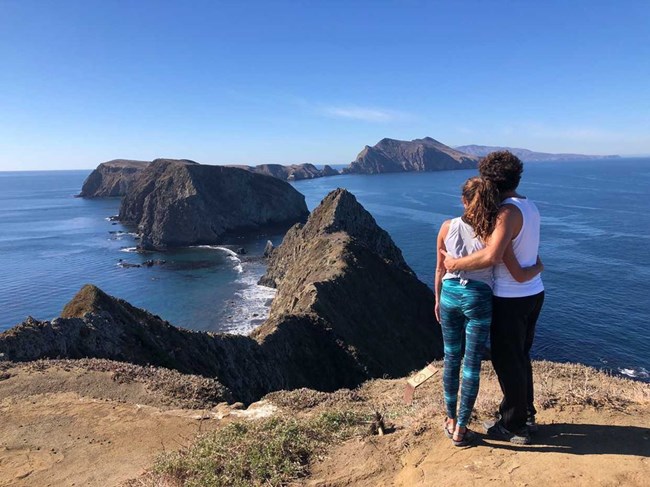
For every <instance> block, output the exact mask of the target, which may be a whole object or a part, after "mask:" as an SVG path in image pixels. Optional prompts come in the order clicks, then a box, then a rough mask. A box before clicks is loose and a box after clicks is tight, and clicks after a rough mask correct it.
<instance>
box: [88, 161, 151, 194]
mask: <svg viewBox="0 0 650 487" xmlns="http://www.w3.org/2000/svg"><path fill="white" fill-rule="evenodd" d="M148 164H149V162H148V161H132V160H129V159H114V160H112V161H108V162H102V163H101V164H100V165H99V166H97V169H95V170H93V172H91V173H90V175H89V176H88V177H87V178H86V180H85V181H84V183H83V186H82V187H81V192H80V193H79V196H80V197H82V198H106V197H116V196H124V195H125V194H126V192H127V191H128V190H129V188H130V187H131V184H133V181H134V180H135V178H136V177H137V176H138V175H139V174H140V173H141V172H142V171H144V169H145V168H146V167H147V165H148Z"/></svg>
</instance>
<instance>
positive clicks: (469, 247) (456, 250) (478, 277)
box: [442, 217, 537, 287]
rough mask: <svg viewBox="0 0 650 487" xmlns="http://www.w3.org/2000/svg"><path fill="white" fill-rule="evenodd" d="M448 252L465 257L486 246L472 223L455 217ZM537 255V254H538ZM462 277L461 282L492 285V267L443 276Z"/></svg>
mask: <svg viewBox="0 0 650 487" xmlns="http://www.w3.org/2000/svg"><path fill="white" fill-rule="evenodd" d="M445 247H446V249H447V253H448V254H449V255H451V256H452V257H453V258H455V259H457V258H459V257H465V256H466V255H469V254H473V253H474V252H476V251H477V250H481V249H482V248H485V244H484V243H483V242H482V241H481V240H479V238H478V237H477V236H476V234H475V233H474V229H473V228H472V226H471V225H468V224H467V223H465V222H464V221H463V220H462V218H460V217H458V218H454V219H452V220H451V221H450V222H449V231H448V232H447V237H446V238H445ZM536 257H537V254H536ZM454 278H460V280H461V282H462V281H465V280H467V279H473V280H475V281H481V282H484V283H485V284H487V285H488V286H490V287H492V267H487V268H484V269H477V270H474V271H457V272H449V271H447V273H446V274H445V275H444V276H442V279H443V280H444V279H454Z"/></svg>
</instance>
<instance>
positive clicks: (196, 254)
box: [0, 158, 650, 381]
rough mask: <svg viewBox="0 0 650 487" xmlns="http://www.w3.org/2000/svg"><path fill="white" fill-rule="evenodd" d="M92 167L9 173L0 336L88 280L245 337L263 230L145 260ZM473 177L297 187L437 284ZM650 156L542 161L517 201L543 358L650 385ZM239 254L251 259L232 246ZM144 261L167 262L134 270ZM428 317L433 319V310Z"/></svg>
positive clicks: (258, 308)
mask: <svg viewBox="0 0 650 487" xmlns="http://www.w3.org/2000/svg"><path fill="white" fill-rule="evenodd" d="M89 172H90V171H89V170H88V171H47V172H0V331H1V330H5V329H7V328H9V327H11V326H13V325H15V324H17V323H19V322H21V321H22V320H24V319H25V317H27V316H28V315H31V316H33V317H35V318H38V319H51V318H53V317H55V316H58V315H59V313H60V311H61V309H62V308H63V306H64V305H65V303H67V302H68V301H69V300H70V299H71V298H72V296H73V295H74V294H75V293H76V292H77V291H78V290H79V289H80V288H81V286H82V285H84V284H85V283H93V284H96V285H98V286H99V287H100V288H102V289H103V290H105V291H106V292H108V293H109V294H112V295H114V296H117V297H120V298H123V299H126V300H127V301H129V302H131V303H132V304H133V305H135V306H138V307H142V308H145V309H147V310H149V311H151V312H152V313H154V314H157V315H160V316H161V317H163V318H164V319H167V320H169V321H170V322H171V323H173V324H175V325H178V326H182V327H185V328H191V329H195V330H209V331H223V332H231V333H249V332H250V331H251V330H252V329H254V328H255V326H257V325H258V324H259V323H261V322H262V321H263V320H264V318H265V316H266V315H267V313H268V306H269V303H270V302H271V300H272V298H273V294H274V291H273V290H271V289H268V288H265V287H262V286H258V285H257V284H256V282H257V280H258V279H259V277H260V276H261V275H262V274H263V272H264V266H265V264H264V260H263V259H262V258H261V254H262V252H263V249H264V245H265V244H266V241H267V240H271V241H272V242H274V243H275V244H279V243H280V242H281V241H282V235H277V234H259V235H255V236H251V237H247V238H243V239H239V240H237V241H232V242H225V243H224V245H223V246H210V247H195V248H187V249H180V250H176V251H170V252H165V253H155V252H154V253H147V254H139V253H135V252H132V249H133V247H134V246H135V242H134V238H133V234H132V233H131V232H132V231H133V229H132V228H127V227H125V226H123V225H121V224H120V223H118V222H113V221H110V217H111V216H112V215H116V214H117V213H118V209H119V199H115V198H114V199H98V200H85V199H81V198H75V197H74V195H75V194H76V193H78V192H79V190H80V188H81V185H82V183H83V180H84V179H85V178H86V176H87V175H88V174H89ZM475 174H476V171H443V172H431V173H404V174H384V175H376V176H357V175H342V176H335V177H329V178H321V179H314V180H306V181H298V182H295V183H293V184H294V186H295V187H296V189H298V191H300V192H302V193H303V194H304V195H305V197H306V200H307V205H308V206H309V208H310V209H313V208H314V207H315V206H317V205H318V203H319V202H320V201H321V199H322V198H323V197H324V196H325V195H326V194H327V193H328V192H329V191H331V190H332V189H335V188H337V187H344V188H347V189H348V190H349V191H351V192H352V193H353V194H354V195H355V196H356V197H357V199H358V200H359V201H360V202H361V203H362V204H363V205H364V207H365V208H366V209H367V210H368V211H370V213H372V215H373V216H374V217H375V219H376V220H377V222H378V223H379V225H381V226H382V227H383V228H384V229H386V230H387V231H388V232H389V233H390V234H391V236H392V237H393V239H394V240H395V242H396V244H397V245H398V246H399V247H400V248H401V249H402V252H403V253H404V257H405V259H406V261H407V262H408V263H409V265H410V266H411V267H412V268H413V270H414V271H415V272H416V274H417V275H418V276H419V277H420V279H421V280H422V281H424V282H426V283H427V284H429V285H430V286H432V282H433V274H434V268H435V239H436V235H437V232H438V229H439V227H440V224H441V223H442V222H443V221H444V220H445V219H447V218H450V217H453V216H457V215H459V214H460V213H461V212H462V205H461V203H460V186H461V185H462V183H463V182H464V181H465V180H466V179H467V178H468V177H470V176H473V175H475ZM649 188H650V159H648V158H638V159H618V160H595V161H579V162H536V163H527V164H526V165H525V171H524V176H523V180H522V184H521V186H520V188H519V189H520V192H521V193H523V194H525V195H527V196H528V197H530V198H531V199H533V200H534V201H535V202H536V204H537V206H538V208H539V210H540V212H541V214H542V243H541V248H540V254H541V257H542V260H543V261H544V265H545V269H546V270H545V272H544V273H543V280H544V284H545V287H546V301H545V304H544V308H543V311H542V315H541V317H540V320H539V322H538V326H537V331H536V339H535V345H534V347H533V351H532V353H533V356H534V358H543V359H547V360H553V361H560V362H580V363H584V364H587V365H591V366H594V367H597V368H603V369H607V370H611V371H613V372H614V373H620V374H623V375H626V376H629V377H634V378H637V379H640V380H644V381H650V326H649V325H650V299H648V298H647V295H646V290H645V286H646V285H648V284H649V283H650V249H649V247H650V232H649V231H648V229H649V228H650V189H649ZM239 247H243V248H244V249H245V250H246V254H245V255H238V254H236V253H235V252H233V249H236V248H239ZM148 259H163V260H165V261H166V263H165V264H164V265H160V266H154V267H139V268H135V267H126V266H124V265H123V264H124V263H125V262H126V263H131V264H138V263H142V262H144V261H145V260H148ZM432 312H433V310H432Z"/></svg>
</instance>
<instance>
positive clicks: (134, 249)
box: [120, 247, 138, 252]
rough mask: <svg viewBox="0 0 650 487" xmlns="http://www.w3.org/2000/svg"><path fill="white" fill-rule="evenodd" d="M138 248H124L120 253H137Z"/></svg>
mask: <svg viewBox="0 0 650 487" xmlns="http://www.w3.org/2000/svg"><path fill="white" fill-rule="evenodd" d="M137 251H138V248H137V247H124V248H122V249H120V252H137Z"/></svg>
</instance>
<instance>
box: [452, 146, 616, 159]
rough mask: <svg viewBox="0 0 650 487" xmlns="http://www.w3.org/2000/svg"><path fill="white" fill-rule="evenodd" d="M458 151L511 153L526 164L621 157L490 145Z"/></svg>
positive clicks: (458, 147)
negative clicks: (553, 152)
mask: <svg viewBox="0 0 650 487" xmlns="http://www.w3.org/2000/svg"><path fill="white" fill-rule="evenodd" d="M455 149H456V150H459V151H462V152H464V153H466V154H471V155H474V156H478V157H485V156H487V155H488V154H489V153H490V152H495V151H504V150H507V151H510V152H512V153H513V154H514V155H516V156H517V157H518V158H519V159H521V160H522V161H524V162H536V161H544V162H548V161H580V160H590V159H618V158H620V157H621V156H617V155H607V156H594V155H587V154H551V153H549V152H535V151H532V150H529V149H520V148H516V147H497V146H489V145H474V144H472V145H459V146H457V147H455Z"/></svg>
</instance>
